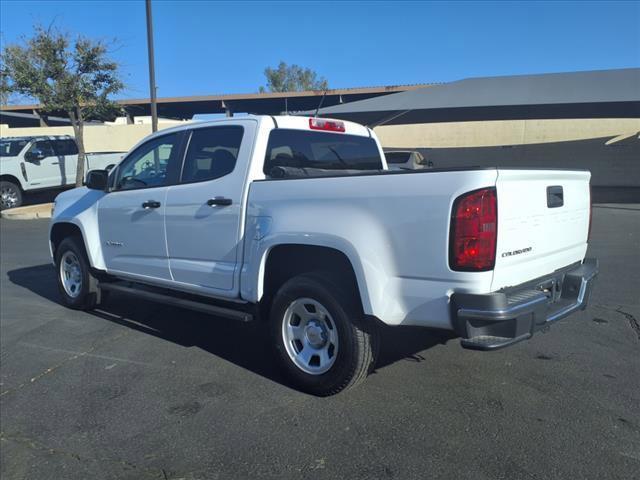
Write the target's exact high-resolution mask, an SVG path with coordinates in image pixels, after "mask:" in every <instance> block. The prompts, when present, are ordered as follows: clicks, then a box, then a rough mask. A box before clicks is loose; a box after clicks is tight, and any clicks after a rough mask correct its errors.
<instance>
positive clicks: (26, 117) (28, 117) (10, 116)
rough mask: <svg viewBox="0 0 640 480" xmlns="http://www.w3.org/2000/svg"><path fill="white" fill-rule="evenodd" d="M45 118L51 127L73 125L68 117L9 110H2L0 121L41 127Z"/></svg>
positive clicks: (17, 125)
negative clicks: (42, 115) (43, 115)
mask: <svg viewBox="0 0 640 480" xmlns="http://www.w3.org/2000/svg"><path fill="white" fill-rule="evenodd" d="M43 120H44V121H45V122H46V123H47V125H49V126H51V127H60V126H62V127H64V126H69V125H71V121H70V120H69V119H68V118H61V117H44V118H42V117H41V116H40V115H36V114H35V113H22V112H7V111H4V110H0V123H4V124H7V125H9V126H10V127H39V126H41V125H42V122H43Z"/></svg>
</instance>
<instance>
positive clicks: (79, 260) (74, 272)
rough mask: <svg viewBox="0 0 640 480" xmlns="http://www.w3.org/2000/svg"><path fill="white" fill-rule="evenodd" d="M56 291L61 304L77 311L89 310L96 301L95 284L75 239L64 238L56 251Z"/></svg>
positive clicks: (77, 240) (81, 246)
mask: <svg viewBox="0 0 640 480" xmlns="http://www.w3.org/2000/svg"><path fill="white" fill-rule="evenodd" d="M56 269H57V279H58V290H59V291H60V294H61V296H62V301H63V303H64V304H65V305H66V306H67V307H70V308H74V309H77V310H90V309H92V308H93V307H95V305H96V301H97V292H98V289H97V282H96V279H95V278H94V277H93V276H92V275H91V271H90V269H89V261H88V259H87V255H86V253H85V250H84V245H82V243H81V240H80V239H79V238H77V237H69V238H65V239H64V240H62V242H60V245H59V246H58V248H57V249H56Z"/></svg>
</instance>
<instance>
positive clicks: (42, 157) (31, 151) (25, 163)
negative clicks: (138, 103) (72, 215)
mask: <svg viewBox="0 0 640 480" xmlns="http://www.w3.org/2000/svg"><path fill="white" fill-rule="evenodd" d="M122 155H123V153H122V152H121V153H111V152H108V153H87V154H85V172H88V171H89V170H92V169H98V168H105V167H108V166H115V164H117V163H118V162H119V161H120V159H121V158H122ZM77 167H78V146H77V145H76V141H75V140H74V138H73V137H70V136H67V135H57V136H46V137H45V136H42V137H3V138H1V139H0V210H4V209H6V208H14V207H19V206H20V205H22V202H23V200H24V196H25V194H30V193H32V192H35V191H42V190H46V189H52V188H64V187H66V186H71V185H73V184H74V183H75V181H76V169H77Z"/></svg>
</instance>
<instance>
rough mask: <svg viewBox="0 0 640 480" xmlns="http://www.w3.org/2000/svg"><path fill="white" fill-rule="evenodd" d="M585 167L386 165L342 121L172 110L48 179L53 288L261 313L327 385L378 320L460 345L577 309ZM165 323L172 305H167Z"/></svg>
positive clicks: (82, 296)
mask: <svg viewBox="0 0 640 480" xmlns="http://www.w3.org/2000/svg"><path fill="white" fill-rule="evenodd" d="M589 179H590V173H589V172H587V171H561V170H509V169H498V168H468V169H449V170H447V169H425V170H417V171H409V170H400V171H389V170H388V169H387V164H386V161H385V157H384V153H383V150H382V148H381V147H380V144H379V142H378V140H377V139H376V136H375V134H374V133H373V132H372V131H371V130H370V129H369V128H366V127H363V126H361V125H357V124H354V123H350V122H342V121H337V120H328V119H320V118H304V117H292V116H279V117H272V116H256V117H254V116H249V117H242V118H229V119H224V120H216V121H211V122H203V123H196V124H190V125H186V126H180V127H177V128H174V129H170V130H163V131H162V132H159V133H156V134H154V135H152V136H150V137H148V138H146V139H145V140H143V141H142V142H141V143H139V144H138V145H137V146H136V147H134V148H133V150H132V151H131V152H130V153H129V154H128V155H127V156H126V157H125V158H124V159H123V160H122V162H121V163H120V164H119V165H118V166H117V167H116V168H114V169H113V170H112V171H111V172H110V173H109V172H106V171H92V172H89V175H88V179H87V185H86V187H82V188H78V189H75V190H70V191H67V192H64V193H62V194H60V195H59V196H58V197H57V199H56V201H55V205H54V212H53V218H52V222H51V228H50V237H49V240H50V248H51V255H52V258H53V260H54V263H55V265H56V272H57V279H58V285H59V290H60V293H61V295H62V299H63V301H64V303H65V304H66V305H67V306H69V307H71V308H78V309H91V308H94V307H95V306H96V305H98V304H99V303H100V302H101V301H103V300H104V295H105V294H106V293H109V292H114V291H115V292H120V293H125V294H132V295H136V296H137V297H138V298H144V299H148V300H154V301H159V302H165V303H168V304H172V305H178V306H183V307H186V308H192V309H195V310H199V311H202V312H207V313H211V314H214V315H215V316H218V317H220V316H224V317H229V318H232V319H236V320H240V321H249V320H254V319H256V320H262V321H265V322H268V326H269V329H270V332H271V333H270V335H271V342H273V345H274V347H275V352H276V354H277V358H278V361H279V362H280V364H281V366H282V367H283V369H284V371H285V372H286V374H287V375H288V377H289V379H290V380H291V382H292V383H294V384H295V385H296V386H297V387H298V388H300V389H302V390H304V391H307V392H310V393H313V394H316V395H331V394H334V393H337V392H339V391H341V390H344V389H346V388H348V387H351V386H353V385H355V384H357V383H359V382H360V381H362V380H363V379H364V378H365V377H366V376H367V373H368V372H369V371H370V370H371V369H372V368H373V366H374V365H375V359H376V354H377V351H378V346H379V342H380V336H381V334H380V331H381V330H383V329H381V328H379V327H380V323H383V324H387V325H413V326H416V325H418V326H423V327H429V328H437V329H445V330H449V331H452V332H454V333H455V334H457V335H458V336H460V337H461V338H462V340H461V342H462V346H463V347H466V348H472V349H479V350H491V349H495V348H500V347H505V346H507V345H511V344H514V343H516V342H519V341H522V340H526V339H528V338H529V337H531V335H532V334H533V333H534V332H536V331H537V330H540V329H542V328H545V327H546V326H548V325H549V324H551V323H553V322H554V321H556V320H558V319H561V318H564V317H566V316H568V315H569V314H571V313H573V312H575V311H577V310H580V309H584V308H585V307H586V305H587V302H588V299H589V293H590V290H591V287H592V279H593V278H594V276H595V275H596V273H597V271H598V267H597V261H596V260H595V259H585V258H584V257H585V253H586V250H587V240H588V232H589V228H590V211H591V209H590V194H589ZM176 321H177V322H179V321H180V320H179V319H176Z"/></svg>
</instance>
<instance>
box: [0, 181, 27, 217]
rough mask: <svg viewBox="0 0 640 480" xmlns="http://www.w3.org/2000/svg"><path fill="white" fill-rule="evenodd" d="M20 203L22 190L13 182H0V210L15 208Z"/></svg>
mask: <svg viewBox="0 0 640 480" xmlns="http://www.w3.org/2000/svg"><path fill="white" fill-rule="evenodd" d="M20 205H22V190H20V187H19V186H18V185H16V184H15V183H13V182H8V181H6V180H2V181H1V182H0V210H6V209H8V208H16V207H19V206H20Z"/></svg>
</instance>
